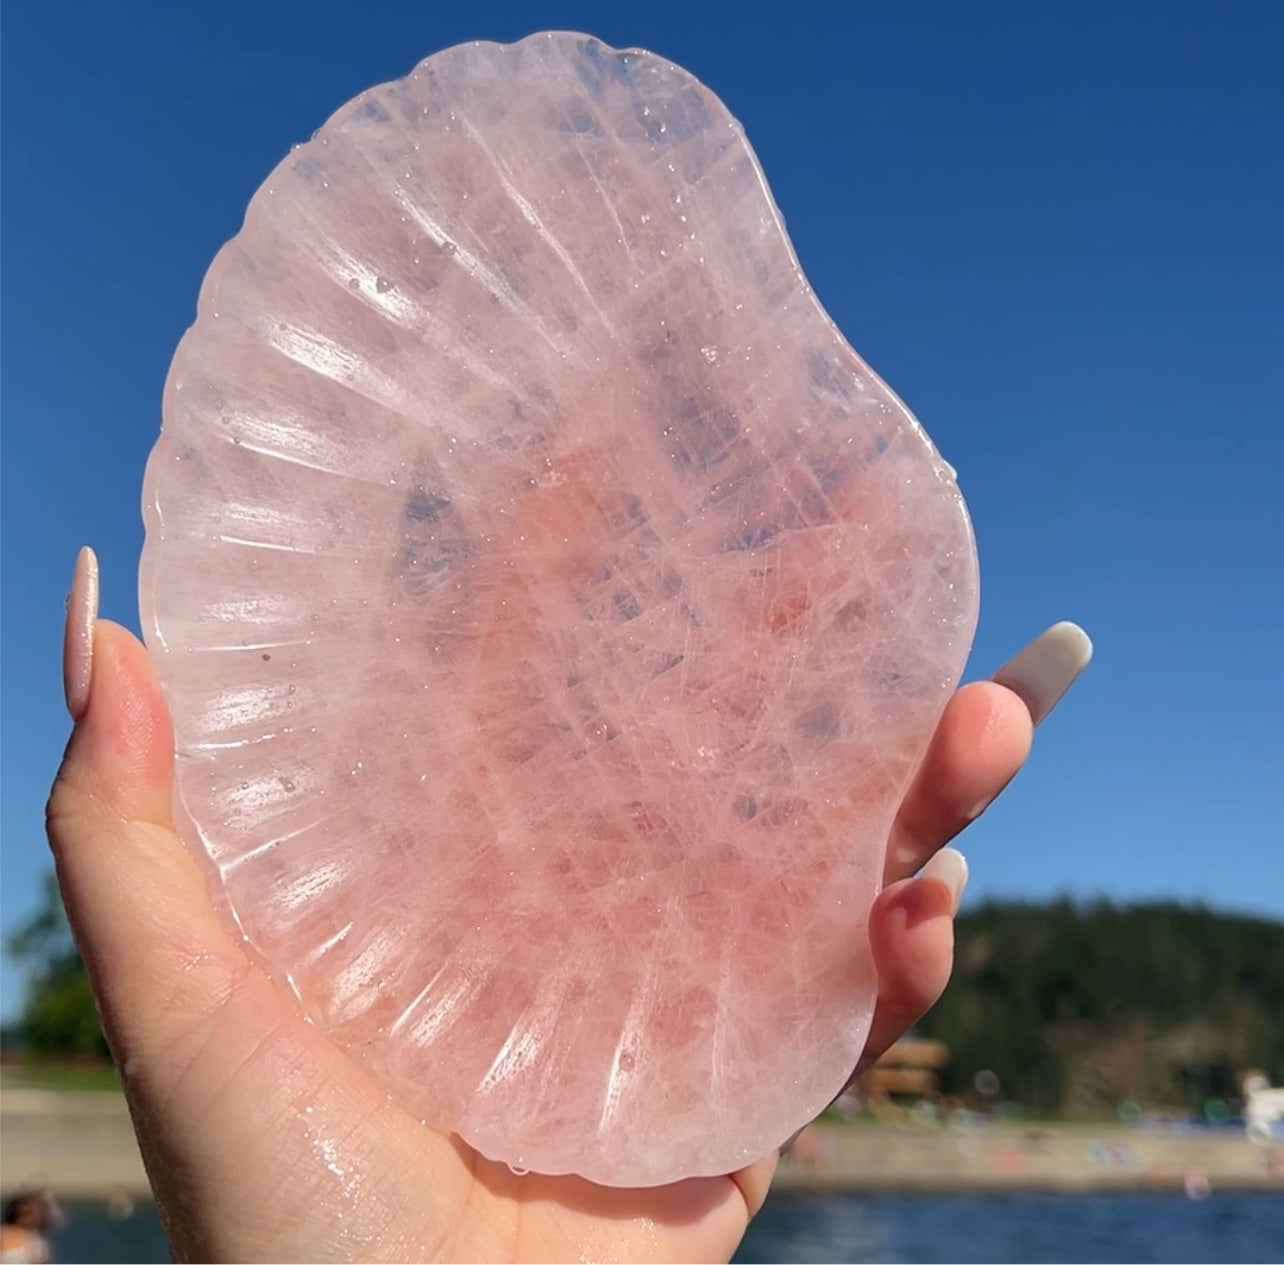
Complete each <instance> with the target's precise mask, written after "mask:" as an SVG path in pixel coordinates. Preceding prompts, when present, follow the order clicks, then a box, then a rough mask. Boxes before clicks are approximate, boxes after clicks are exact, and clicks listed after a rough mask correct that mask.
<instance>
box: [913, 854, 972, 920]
mask: <svg viewBox="0 0 1284 1265" xmlns="http://www.w3.org/2000/svg"><path fill="white" fill-rule="evenodd" d="M967 875H968V870H967V858H966V857H965V856H964V855H963V854H962V853H961V852H960V851H959V850H958V849H957V848H942V849H941V850H940V851H939V852H938V853H936V854H935V855H934V856H933V857H932V859H931V860H930V861H928V863H927V864H926V865H925V866H924V867H923V868H922V870H920V871H919V878H921V879H922V878H934V879H936V880H937V881H938V882H940V883H944V884H945V886H946V887H948V888H949V889H950V891H951V892H952V893H953V894H954V909H955V911H956V912H957V910H958V907H959V901H960V900H962V899H963V889H964V888H965V887H966V886H967Z"/></svg>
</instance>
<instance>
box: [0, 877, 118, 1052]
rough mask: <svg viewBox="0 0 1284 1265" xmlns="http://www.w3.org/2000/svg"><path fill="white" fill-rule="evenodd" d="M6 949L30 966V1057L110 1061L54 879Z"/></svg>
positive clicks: (25, 1029) (26, 1032)
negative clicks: (64, 1057) (69, 1056)
mask: <svg viewBox="0 0 1284 1265" xmlns="http://www.w3.org/2000/svg"><path fill="white" fill-rule="evenodd" d="M5 947H6V948H7V949H8V951H9V954H10V956H11V957H12V958H13V959H14V960H15V961H16V962H23V963H28V964H29V965H30V970H31V973H30V975H29V977H28V982H27V996H26V1000H25V1001H24V1003H23V1007H22V1016H21V1020H20V1023H21V1027H22V1033H23V1036H24V1037H25V1039H26V1043H27V1046H28V1048H29V1049H30V1050H31V1051H32V1053H33V1054H36V1055H39V1056H45V1057H47V1056H50V1055H74V1056H79V1057H82V1058H83V1057H85V1056H90V1057H98V1058H107V1057H108V1052H107V1042H106V1040H105V1039H104V1038H103V1032H102V1026H101V1025H100V1024H99V1022H98V1012H97V1010H96V1009H95V1007H94V997H93V993H92V991H91V990H90V987H89V976H88V974H87V972H86V971H85V964H84V962H83V961H81V958H80V954H79V953H78V952H77V951H76V944H75V941H74V940H73V939H72V935H71V928H70V927H69V926H68V925H67V915H66V913H65V912H64V910H63V907H62V900H61V898H60V897H59V895H58V882H57V880H56V879H55V878H54V876H53V874H49V875H47V876H46V877H45V883H44V890H43V893H42V897H41V902H40V904H39V906H38V907H37V908H36V910H35V912H34V913H32V915H31V916H30V917H29V918H28V919H27V921H26V922H24V923H23V924H22V925H21V926H20V927H18V928H16V929H15V930H14V931H13V932H12V933H11V934H10V935H9V937H8V939H7V941H6V944H5Z"/></svg>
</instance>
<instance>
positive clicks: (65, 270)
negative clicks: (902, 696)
mask: <svg viewBox="0 0 1284 1265" xmlns="http://www.w3.org/2000/svg"><path fill="white" fill-rule="evenodd" d="M548 28H561V29H578V30H587V31H589V32H591V33H593V34H596V35H598V36H599V37H601V38H602V39H604V40H606V41H607V42H608V43H612V44H615V45H619V46H631V45H641V46H644V47H648V48H651V49H654V50H655V51H657V52H660V53H663V54H665V55H666V56H668V57H670V58H672V59H674V60H676V61H678V62H680V63H681V64H683V65H685V66H686V67H687V68H688V69H690V70H691V71H693V72H694V73H695V74H697V75H698V76H699V77H700V78H702V79H703V80H704V81H705V82H706V83H708V84H709V85H710V86H711V87H712V88H714V89H715V90H716V91H717V92H718V93H719V95H721V96H722V98H723V99H724V100H725V101H726V102H727V104H728V106H729V107H730V108H731V110H732V112H733V113H734V114H736V115H737V116H738V117H739V118H740V119H741V121H742V122H743V123H744V125H745V127H746V129H747V132H748V134H749V137H750V139H751V141H752V142H753V144H754V146H755V147H756V149H757V151H758V154H759V156H760V158H761V160H762V164H763V166H764V168H765V170H766V172H767V175H768V178H769V180H770V182H771V184H772V187H773V189H774V192H775V195H776V199H777V201H778V203H779V204H780V206H781V208H782V210H783V212H784V214H785V217H786V219H787V221H788V225H789V228H790V230H791V233H792V236H793V240H794V243H795V245H796V247H797V250H798V253H799V256H800V258H801V260H802V262H803V266H804V268H805V270H806V271H807V273H808V275H809V277H810V279H811V281H812V283H813V285H814V286H815V288H816V290H817V291H818V293H819V295H820V297H821V299H822V301H823V302H824V303H825V305H826V306H827V307H828V309H829V311H830V312H831V313H832V315H833V316H834V318H835V319H836V321H837V322H838V324H839V326H840V327H841V328H842V329H843V330H844V331H845V332H846V334H847V336H848V338H849V339H850V340H851V342H852V343H853V344H854V345H855V346H856V347H857V348H858V349H859V350H860V351H861V353H862V354H863V355H864V356H865V357H866V359H868V360H869V361H870V362H871V363H872V364H873V365H874V367H875V368H876V369H877V370H878V371H879V372H880V373H881V374H882V375H883V376H884V377H886V378H887V379H888V381H889V382H891V384H892V385H893V386H894V387H895V389H896V390H897V391H898V392H899V393H900V394H901V395H902V396H903V397H904V398H905V399H906V400H907V401H908V403H909V404H910V406H911V407H912V408H913V409H914V410H915V411H916V412H917V413H918V415H919V416H920V418H921V419H922V420H923V422H924V424H925V425H926V426H927V428H928V430H929V431H930V432H931V434H932V435H933V437H934V438H935V440H936V441H937V443H938V445H939V447H940V448H941V450H942V451H943V453H944V454H945V455H946V457H947V458H948V459H949V460H951V461H952V462H953V463H954V464H955V465H956V466H957V468H958V470H959V475H960V479H961V481H962V484H963V488H964V491H965V493H966V495H967V497H968V501H969V504H970V506H971V510H972V513H973V516H974V520H975V524H976V530H977V535H978V539H979V545H980V553H981V561H982V575H983V590H982V615H981V626H980V631H979V634H978V638H977V642H976V647H975V652H974V656H973V660H972V664H971V667H970V675H986V674H988V673H989V672H990V671H992V670H993V668H994V667H996V666H997V665H998V664H999V663H1000V662H1001V661H1002V660H1003V659H1004V658H1005V657H1006V656H1007V655H1008V654H1009V653H1011V652H1012V651H1014V650H1016V649H1017V648H1018V647H1019V646H1020V645H1021V644H1022V643H1023V642H1024V641H1025V640H1026V639H1028V638H1029V637H1030V636H1032V635H1033V634H1034V633H1036V632H1038V631H1040V630H1041V629H1042V628H1043V627H1044V626H1046V625H1047V624H1050V623H1052V622H1053V621H1055V620H1057V619H1062V618H1071V619H1075V620H1077V621H1079V622H1080V623H1082V624H1083V625H1084V626H1085V627H1086V628H1087V629H1088V631H1089V632H1090V633H1091V634H1092V636H1093V638H1094V640H1095V642H1096V645H1097V658H1096V662H1095V663H1094V664H1093V666H1092V668H1091V669H1090V670H1089V673H1088V675H1087V676H1086V677H1085V678H1084V680H1083V681H1082V682H1081V683H1080V684H1079V686H1078V687H1077V688H1076V690H1075V691H1074V692H1073V693H1072V694H1071V695H1070V696H1069V698H1068V699H1067V701H1066V702H1065V703H1064V704H1063V706H1062V708H1061V710H1060V711H1059V712H1058V713H1057V714H1056V715H1055V716H1054V718H1053V719H1052V721H1051V722H1050V723H1049V724H1048V726H1047V727H1046V729H1045V730H1044V731H1043V732H1041V734H1040V739H1039V743H1038V746H1037V749H1036V753H1035V755H1034V758H1033V761H1032V763H1031V765H1030V767H1029V768H1028V769H1027V770H1026V771H1025V772H1024V773H1023V774H1022V775H1021V777H1020V778H1019V780H1018V781H1017V783H1016V784H1015V785H1014V787H1013V788H1012V789H1011V791H1010V792H1009V793H1008V794H1007V795H1005V796H1004V798H1003V800H1002V802H1001V804H1000V805H999V806H998V807H996V808H995V809H994V810H993V811H992V813H991V814H990V815H989V816H987V818H986V819H985V821H984V823H983V824H981V825H980V826H978V827H977V828H976V829H975V830H974V831H972V832H971V833H970V835H969V838H968V840H967V845H966V847H967V851H968V853H969V856H970V858H971V861H972V873H973V881H972V887H971V889H970V893H969V899H972V900H975V899H976V898H978V897H981V896H986V895H1021V896H1031V897H1043V896H1048V895H1051V894H1053V893H1057V892H1063V891H1064V892H1069V893H1071V894H1075V895H1081V896H1091V895H1097V894H1107V895H1110V896H1112V897H1117V898H1144V897H1158V896H1176V897H1180V898H1190V899H1200V900H1204V901H1207V902H1209V903H1212V904H1215V905H1218V906H1222V907H1227V908H1236V909H1246V910H1254V911H1265V912H1267V913H1270V914H1273V915H1276V916H1284V848H1282V847H1281V844H1282V842H1284V838H1282V834H1284V832H1282V830H1281V825H1280V812H1279V808H1278V801H1277V798H1276V797H1277V795H1279V794H1280V786H1281V779H1282V778H1284V743H1282V742H1281V739H1280V731H1279V724H1280V719H1279V717H1280V713H1281V710H1284V708H1282V704H1284V667H1282V666H1281V660H1282V657H1284V656H1282V652H1281V643H1282V641H1284V493H1282V492H1281V488H1280V482H1281V479H1282V478H1284V425H1282V423H1284V405H1282V401H1284V259H1282V248H1281V227H1280V226H1281V222H1284V75H1281V71H1280V65H1281V49H1282V48H1284V5H1280V4H1277V3H1271V2H1263V3H1260V4H1242V3H1234V2H1229V3H1219V4H1213V3H1208V4H1185V3H1182V2H1181V0H1173V2H1171V3H1162V4H1160V3H1153V4H1152V3H1118V2H1117V0H1116V2H1115V3H1110V4H1098V3H1085V4H1076V5H1073V6H1066V5H1043V4H1029V3H1022V4H1004V5H993V4H984V3H982V4H976V5H973V4H968V5H956V4H946V3H939V4H908V3H907V4H899V5H889V4H879V5H874V4H861V3H855V4H846V3H844V4H839V3H828V4H809V3H806V2H802V0H798V2H794V3H790V4H785V5H771V6H765V5H763V6H759V5H756V4H755V3H753V2H752V0H750V2H747V3H742V4H738V5H734V6H731V5H728V6H726V7H715V6H711V5H702V4H700V3H698V2H697V3H693V2H692V0H684V2H683V3H669V2H667V0H648V3H646V4H636V5H630V4H622V3H616V2H612V3H607V2H606V0H597V2H596V3H588V2H586V3H578V4H576V3H547V4H537V3H516V2H511V3H491V4H487V5H468V4H464V5H459V4H451V5H437V4H431V3H424V2H423V0H416V2H415V3H380V2H379V0H371V2H370V3H366V4H358V5H353V4H351V3H345V4H336V3H333V2H332V0H312V2H311V3H301V2H293V0H291V2H280V3H278V2H275V0H268V2H267V3H264V2H262V0H258V2H256V3H253V4H251V3H246V2H245V0H224V2H221V3H217V4H212V3H211V4H206V3H200V2H199V0H198V2H196V3H190V4H185V3H174V2H173V0H164V2H163V3H162V2H160V0H137V2H135V3H130V4H120V3H111V2H105V3H98V2H97V0H94V2H92V3H91V0H79V2H76V3H65V2H63V0H11V2H10V3H9V4H8V5H7V6H6V10H5V30H4V50H3V57H4V67H3V92H4V156H3V161H4V207H3V214H4V224H3V227H4V259H3V267H4V275H3V283H4V296H3V297H4V330H3V333H4V345H3V354H4V373H3V410H4V411H3V770H2V774H3V798H2V804H3V822H2V826H3V910H2V913H3V920H4V924H5V926H6V927H9V926H12V925H13V923H14V921H15V919H16V918H18V917H19V916H21V914H22V913H24V912H25V911H26V910H27V909H29V908H30V906H31V904H32V902H33V901H34V899H35V897H36V894H37V890H38V883H39V880H40V876H41V874H42V873H43V872H44V870H45V869H46V867H47V864H48V861H47V855H46V851H45V845H44V842H43V830H42V808H43V802H44V796H45V792H46V788H47V786H48V783H49V781H50V778H51V776H52V774H53V772H54V768H55V766H56V764H57V761H58V758H59V754H60V751H61V747H62V744H63V742H64V741H65V738H66V734H67V729H68V724H67V721H66V719H65V716H64V712H63V710H62V702H61V687H60V670H59V637H60V625H61V617H62V599H63V595H64V593H65V590H66V587H67V584H68V581H69V578H70V574H71V566H72V561H73V558H74V555H75V551H76V548H77V547H78V546H79V545H81V544H82V543H92V544H93V545H94V546H96V548H97V549H98V551H99V554H100V556H101V559H102V564H103V569H104V586H103V610H104V613H105V614H106V615H108V616H110V617H112V618H115V619H118V620H121V621H122V622H125V623H127V624H131V625H133V626H134V627H137V612H136V594H135V570H136V564H137V558H138V552H139V549H140V546H141V543H142V529H141V525H140V519H139V510H138V503H139V487H140V481H141V477H142V471H143V464H144V461H145V459H146V456H147V452H148V449H149V447H150V446H151V444H152V442H153V439H154V437H155V435H156V433H157V430H158V428H159V425H160V394H161V385H162V382H163V380H164V376H165V371H166V367H167V364H168V361H169V358H170V355H171V354H172V352H173V349H174V346H175V344H176V343H177V341H178V339H179V336H180V335H181V334H182V332H183V330H184V328H185V327H186V326H187V325H188V324H189V322H190V321H191V319H192V317H193V314H194V309H195V301H196V293H197V288H198V286H199V284H200V280H201V277H202V274H203V273H204V270H205V268H206V266H207V264H208V262H209V261H210V259H211V258H212V257H213V255H214V253H215V251H216V250H217V248H218V247H219V245H220V244H221V243H222V242H223V241H224V240H225V239H226V238H228V237H230V236H231V235H232V234H233V233H234V232H235V231H236V230H237V228H238V226H239V222H240V217H241V215H242V212H243V210H244V207H245V204H246V202H247V200H248V199H249V197H250V195H251V194H252V193H253V191H254V189H255V188H256V187H257V185H258V184H259V182H260V181H261V180H262V179H263V178H264V176H266V174H267V173H268V171H269V170H270V169H271V168H272V166H273V165H274V164H275V163H276V162H277V160H278V159H279V158H280V157H281V156H282V155H283V154H284V153H285V152H286V150H287V149H288V148H289V146H290V145H291V144H292V143H294V142H297V141H301V140H304V139H306V138H307V137H308V136H309V135H310V133H311V132H312V131H313V130H314V129H315V128H316V127H317V126H319V125H320V124H321V123H322V122H323V121H324V120H325V118H326V117H327V116H328V115H329V114H330V112H331V111H332V110H334V109H335V108H336V107H337V106H338V105H340V104H341V103H342V102H344V101H345V100H346V99H348V98H349V97H351V96H352V95H354V94H355V93H356V92H358V91H360V90H361V89H363V88H365V87H367V86H369V85H371V84H373V83H377V82H380V81H383V80H387V79H391V78H395V77H397V76H399V75H402V74H404V73H406V72H407V71H409V70H410V68H411V67H412V66H413V65H414V64H415V62H417V61H418V60H419V59H420V58H422V57H423V56H425V55H427V54H428V53H430V52H434V51H437V50H438V49H441V48H443V47H446V46H448V45H450V44H454V43H458V42H460V41H463V40H467V39H476V38H489V39H496V40H511V39H515V38H518V37H520V36H523V35H526V34H528V33H530V32H531V31H534V30H539V29H548ZM3 985H4V992H3V1007H4V1012H5V1013H6V1014H7V1013H12V1010H13V1008H14V1006H15V1004H16V1002H17V1000H18V996H17V989H18V980H17V978H16V977H15V975H14V973H13V971H12V969H11V968H10V967H9V966H8V965H7V964H6V966H5V970H4V975H3Z"/></svg>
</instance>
